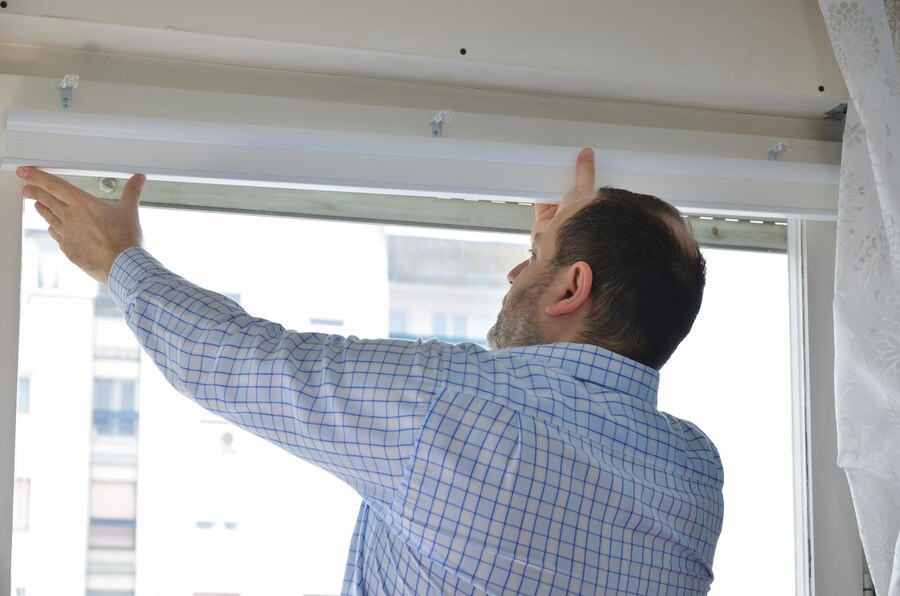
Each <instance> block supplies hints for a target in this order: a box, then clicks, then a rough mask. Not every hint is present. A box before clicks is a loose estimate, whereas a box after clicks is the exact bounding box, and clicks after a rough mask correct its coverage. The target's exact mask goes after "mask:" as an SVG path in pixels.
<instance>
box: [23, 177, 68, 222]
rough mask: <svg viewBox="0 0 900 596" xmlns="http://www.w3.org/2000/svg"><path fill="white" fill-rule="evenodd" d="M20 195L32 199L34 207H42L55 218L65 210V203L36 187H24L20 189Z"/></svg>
mask: <svg viewBox="0 0 900 596" xmlns="http://www.w3.org/2000/svg"><path fill="white" fill-rule="evenodd" d="M22 195H23V196H25V197H26V198H29V199H34V201H35V205H43V206H44V207H46V208H47V209H49V210H50V211H52V212H53V213H55V214H56V216H57V217H59V216H61V215H62V212H63V210H64V209H65V208H66V204H65V203H63V202H62V201H60V200H59V199H57V198H56V197H54V196H53V195H52V194H50V193H49V192H47V191H46V190H44V189H43V188H40V187H38V186H31V185H28V186H26V187H25V188H23V189H22Z"/></svg>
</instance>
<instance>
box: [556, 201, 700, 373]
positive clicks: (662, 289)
mask: <svg viewBox="0 0 900 596" xmlns="http://www.w3.org/2000/svg"><path fill="white" fill-rule="evenodd" d="M578 261H584V262H586V263H587V264H588V265H590V267H591V271H592V273H593V286H592V287H591V314H590V315H589V316H588V318H587V321H586V325H585V328H584V329H583V330H582V332H581V335H580V337H579V338H578V341H580V342H582V343H589V344H595V345H599V346H602V347H604V348H607V349H608V350H611V351H613V352H616V353H618V354H621V355H623V356H626V357H628V358H631V359H632V360H636V361H637V362H640V363H642V364H646V365H647V366H650V367H653V368H656V369H659V368H660V367H662V365H663V364H665V363H666V361H667V360H668V359H669V357H670V356H671V355H672V353H673V352H674V351H675V348H677V347H678V344H680V343H681V340H683V339H684V338H685V337H686V336H687V334H688V332H689V331H690V330H691V326H692V325H693V324H694V319H695V318H696V317H697V313H698V312H699V311H700V303H701V301H702V300H703V287H704V285H705V284H706V261H705V259H704V258H703V255H702V254H700V249H699V247H698V245H697V242H696V241H695V240H694V236H693V233H692V232H691V229H690V227H689V226H688V224H687V222H685V221H684V219H683V218H682V216H681V214H680V213H679V212H678V210H677V209H675V208H674V207H672V206H671V205H669V204H668V203H666V202H665V201H662V200H660V199H658V198H656V197H653V196H650V195H642V194H637V193H633V192H629V191H627V190H622V189H618V188H610V187H604V188H601V189H600V190H599V191H598V196H597V198H595V199H594V200H592V201H591V202H590V203H589V204H587V205H585V206H584V207H582V208H581V209H580V210H579V211H578V212H577V213H576V214H575V215H574V216H573V217H571V218H569V220H568V221H566V223H564V224H563V226H562V228H560V230H559V233H558V235H557V237H556V255H555V256H554V258H553V265H554V266H556V267H564V266H569V265H572V264H574V263H577V262H578Z"/></svg>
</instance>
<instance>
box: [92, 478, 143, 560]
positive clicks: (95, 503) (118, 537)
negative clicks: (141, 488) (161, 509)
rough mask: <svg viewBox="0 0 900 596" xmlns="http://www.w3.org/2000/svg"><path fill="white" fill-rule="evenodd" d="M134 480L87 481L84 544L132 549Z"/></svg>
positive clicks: (135, 491) (101, 547)
mask: <svg viewBox="0 0 900 596" xmlns="http://www.w3.org/2000/svg"><path fill="white" fill-rule="evenodd" d="M136 495H137V487H136V485H135V483H134V482H114V481H100V480H94V481H92V482H91V495H90V528H89V533H88V546H90V547H91V548H95V549H133V548H134V544H135V541H134V539H135V527H136V525H137V524H136V520H135V516H136V507H135V506H136Z"/></svg>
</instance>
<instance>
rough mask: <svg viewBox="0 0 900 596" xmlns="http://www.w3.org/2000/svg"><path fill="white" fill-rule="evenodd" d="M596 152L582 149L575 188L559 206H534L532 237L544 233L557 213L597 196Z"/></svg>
mask: <svg viewBox="0 0 900 596" xmlns="http://www.w3.org/2000/svg"><path fill="white" fill-rule="evenodd" d="M594 177H595V172H594V150H593V149H589V148H586V149H582V150H581V153H579V154H578V159H576V160H575V188H573V189H572V190H571V191H569V192H568V193H566V194H565V195H564V196H563V198H562V200H561V201H560V202H559V204H558V205H550V204H539V203H535V204H534V226H533V227H532V229H531V235H532V237H534V235H535V234H538V233H540V232H542V231H544V228H546V227H547V224H549V223H550V221H551V220H552V219H553V217H554V216H555V215H556V213H557V211H559V210H560V209H565V208H566V207H568V206H569V205H571V204H572V203H576V202H578V201H584V200H590V199H593V198H594V197H596V196H597V189H596V187H595V186H594Z"/></svg>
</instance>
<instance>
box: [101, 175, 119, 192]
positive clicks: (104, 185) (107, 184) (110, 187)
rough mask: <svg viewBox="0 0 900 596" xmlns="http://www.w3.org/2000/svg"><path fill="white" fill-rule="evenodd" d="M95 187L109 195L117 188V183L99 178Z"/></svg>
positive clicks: (112, 179) (114, 180) (113, 180)
mask: <svg viewBox="0 0 900 596" xmlns="http://www.w3.org/2000/svg"><path fill="white" fill-rule="evenodd" d="M97 186H99V187H100V190H101V191H102V192H105V193H107V194H109V193H111V192H114V191H115V190H116V188H117V187H118V186H119V181H118V180H116V179H115V178H100V179H99V180H98V181H97Z"/></svg>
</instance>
